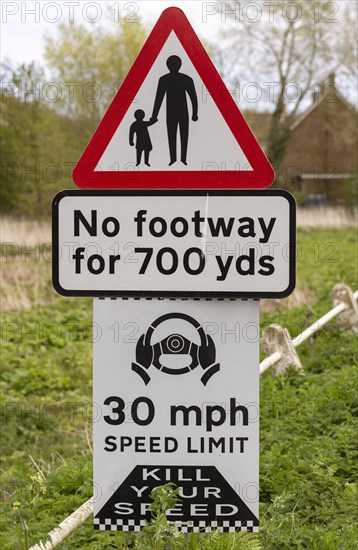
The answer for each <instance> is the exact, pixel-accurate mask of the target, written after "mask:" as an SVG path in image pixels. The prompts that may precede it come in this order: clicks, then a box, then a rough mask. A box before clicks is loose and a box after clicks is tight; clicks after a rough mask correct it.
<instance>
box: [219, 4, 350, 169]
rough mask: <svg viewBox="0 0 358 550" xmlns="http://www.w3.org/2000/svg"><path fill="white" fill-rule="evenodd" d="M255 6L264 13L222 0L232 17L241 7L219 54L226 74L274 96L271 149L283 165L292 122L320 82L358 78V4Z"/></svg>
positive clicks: (277, 162) (272, 157)
mask: <svg viewBox="0 0 358 550" xmlns="http://www.w3.org/2000/svg"><path fill="white" fill-rule="evenodd" d="M255 5H256V6H258V7H259V10H258V12H256V13H253V12H251V13H250V12H249V11H246V12H245V11H244V7H245V4H244V3H235V2H224V3H222V10H224V11H222V13H221V17H222V18H223V16H224V15H225V17H228V15H227V14H228V11H229V8H230V9H231V11H232V12H234V13H235V10H236V13H235V16H236V21H235V19H234V17H233V16H231V24H229V25H226V27H225V31H224V33H223V35H224V36H223V41H221V42H220V46H218V48H220V51H218V52H217V55H218V59H219V60H220V62H221V65H222V70H223V72H224V74H225V76H226V77H228V78H229V79H238V80H239V81H240V83H245V82H256V83H261V86H260V87H261V89H263V90H266V91H267V94H268V95H269V96H270V97H269V101H270V103H271V104H272V116H271V122H270V130H269V135H268V140H267V141H268V146H267V154H268V157H269V158H270V161H271V162H272V164H273V165H274V166H275V168H279V167H280V166H281V164H282V162H283V159H284V156H285V151H286V145H287V141H288V138H289V136H290V127H291V126H292V123H293V121H294V120H295V118H296V116H297V114H298V112H299V111H300V108H301V107H302V106H303V105H304V104H305V102H306V99H307V97H308V96H309V95H310V94H311V93H312V92H313V91H318V84H319V82H321V81H323V80H325V79H326V77H327V75H328V74H329V73H336V74H337V76H338V79H341V81H345V82H349V81H351V82H352V81H354V82H356V77H357V36H356V35H357V29H356V20H357V5H356V4H355V3H354V2H340V3H339V4H337V2H330V1H329V2H327V1H326V0H318V1H316V2H307V1H305V2H288V1H287V0H276V1H275V2H262V3H259V4H258V3H256V4H255ZM239 8H240V9H241V10H242V11H241V13H237V10H238V9H239ZM260 10H261V12H260ZM260 13H261V15H260ZM224 52H225V54H224Z"/></svg>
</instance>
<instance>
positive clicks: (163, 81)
mask: <svg viewBox="0 0 358 550" xmlns="http://www.w3.org/2000/svg"><path fill="white" fill-rule="evenodd" d="M181 64H182V61H181V59H180V57H179V56H177V55H171V56H170V57H168V59H167V67H168V69H169V73H167V74H165V75H163V76H161V77H160V79H159V82H158V88H157V93H156V96H155V100H154V107H153V114H152V117H151V122H156V121H157V120H158V113H159V111H160V108H161V106H162V103H163V99H164V97H166V110H167V113H166V114H167V131H168V143H169V153H170V163H169V166H171V165H172V164H174V162H176V160H177V134H178V128H179V133H180V145H181V155H180V160H181V162H182V163H183V164H185V165H187V162H186V157H187V151H188V138H189V111H188V103H187V95H188V96H189V98H190V101H191V106H192V117H191V119H192V120H193V121H194V122H195V121H197V120H198V98H197V95H196V91H195V86H194V81H193V79H192V78H191V77H190V76H188V75H186V74H184V73H180V72H179V69H180V67H181Z"/></svg>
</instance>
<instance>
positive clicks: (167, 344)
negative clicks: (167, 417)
mask: <svg viewBox="0 0 358 550" xmlns="http://www.w3.org/2000/svg"><path fill="white" fill-rule="evenodd" d="M169 319H181V320H183V321H186V322H187V323H189V324H190V325H192V326H193V327H194V328H195V329H196V331H197V333H198V335H199V337H200V345H199V346H198V345H197V344H195V343H194V342H191V341H190V340H188V339H187V338H185V337H184V336H182V335H181V334H170V335H169V336H167V338H165V339H164V340H161V341H160V342H157V343H155V344H154V345H153V344H152V337H153V334H154V332H155V330H156V328H157V327H158V326H159V325H160V324H162V323H164V322H165V321H168V320H169ZM167 355H186V356H189V358H190V360H188V361H189V362H188V363H186V364H185V365H184V366H182V367H181V368H172V367H169V366H167V365H165V364H163V363H162V360H161V358H162V357H163V356H167ZM215 357H216V351H215V344H214V342H213V339H212V338H211V336H210V335H208V334H206V333H205V331H204V329H203V327H202V326H201V325H200V323H199V322H198V321H196V319H194V318H193V317H190V315H187V314H185V313H167V314H165V315H161V316H160V317H158V318H157V319H156V320H155V321H153V323H152V324H151V325H150V327H149V328H148V330H147V332H146V333H145V334H142V336H141V337H140V338H139V340H138V343H137V347H136V363H132V370H133V371H134V372H136V373H137V374H139V376H140V377H141V378H142V379H143V381H144V383H145V384H146V385H147V384H149V382H150V376H149V374H148V372H147V371H148V369H149V367H150V366H151V365H153V366H154V367H155V368H157V369H158V370H160V371H161V372H163V373H165V374H172V375H180V374H186V373H188V372H191V371H192V370H194V369H195V368H196V367H197V366H198V365H201V367H202V368H203V369H204V370H205V373H204V374H203V376H202V377H201V381H202V383H203V384H204V385H205V386H206V384H207V382H208V380H209V379H210V378H211V377H212V376H213V374H215V373H216V372H218V371H219V369H220V365H219V364H218V363H216V364H215Z"/></svg>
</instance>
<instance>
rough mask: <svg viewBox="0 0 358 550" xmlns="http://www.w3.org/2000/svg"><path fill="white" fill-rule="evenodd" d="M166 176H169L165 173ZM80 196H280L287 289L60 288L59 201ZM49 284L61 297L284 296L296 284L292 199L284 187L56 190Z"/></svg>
mask: <svg viewBox="0 0 358 550" xmlns="http://www.w3.org/2000/svg"><path fill="white" fill-rule="evenodd" d="M168 178H170V175H168ZM71 196H77V197H79V196H82V197H106V196H107V197H111V196H112V197H113V196H116V197H128V196H137V197H148V196H164V197H173V198H175V197H183V196H184V197H193V196H208V197H210V196H214V197H217V196H229V197H230V196H232V197H272V196H274V197H277V196H278V197H284V198H285V199H286V200H287V201H288V203H289V217H290V219H289V241H288V242H289V245H290V247H289V253H290V265H289V284H288V286H287V288H286V289H285V290H283V291H281V292H264V291H263V292H243V291H237V292H235V291H234V292H231V291H230V292H221V291H220V290H218V291H156V290H151V291H148V290H147V291H141V290H132V291H131V290H116V291H114V290H98V291H93V290H67V289H65V288H62V286H61V285H60V282H59V218H58V212H59V204H60V201H61V200H62V199H63V198H65V197H71ZM52 283H53V286H54V288H55V290H56V291H57V292H58V293H59V294H61V295H62V296H92V297H93V298H112V297H113V298H116V297H122V298H125V297H126V298H206V299H210V298H211V299H215V298H219V299H220V298H221V299H222V298H231V299H234V298H246V299H249V298H250V299H261V298H286V297H287V296H289V295H290V294H291V293H292V292H293V290H294V289H295V286H296V201H295V199H294V197H293V195H291V193H289V192H288V191H286V190H284V189H267V190H237V191H236V190H235V191H231V190H225V191H221V190H210V191H208V190H186V189H185V190H130V189H128V190H127V189H126V190H119V189H118V190H117V189H103V190H97V189H95V190H92V189H89V190H87V189H86V190H76V189H69V190H65V191H61V192H60V193H58V194H57V195H56V196H55V198H54V199H53V202H52Z"/></svg>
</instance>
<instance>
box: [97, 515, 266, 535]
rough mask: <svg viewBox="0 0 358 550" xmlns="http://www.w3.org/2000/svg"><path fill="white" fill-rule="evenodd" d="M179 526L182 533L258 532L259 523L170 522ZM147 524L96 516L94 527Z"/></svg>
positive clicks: (133, 527)
mask: <svg viewBox="0 0 358 550" xmlns="http://www.w3.org/2000/svg"><path fill="white" fill-rule="evenodd" d="M169 523H172V524H174V525H176V526H177V527H178V529H179V530H180V531H181V532H182V533H199V532H200V531H201V532H204V533H210V532H211V531H213V530H216V531H219V532H221V533H235V532H237V531H247V532H250V533H257V532H258V530H259V527H258V525H254V522H253V521H250V520H248V521H244V522H242V521H234V522H233V523H231V522H230V521H223V522H222V525H221V524H220V525H218V522H217V521H211V522H210V525H209V524H207V523H206V522H205V521H174V522H169ZM144 526H145V521H144V520H140V522H139V524H138V523H135V520H134V519H129V520H123V519H105V520H104V522H101V520H100V519H99V518H94V528H95V529H98V530H99V531H135V532H138V531H140V530H141V529H142V528H143V527H144Z"/></svg>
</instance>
